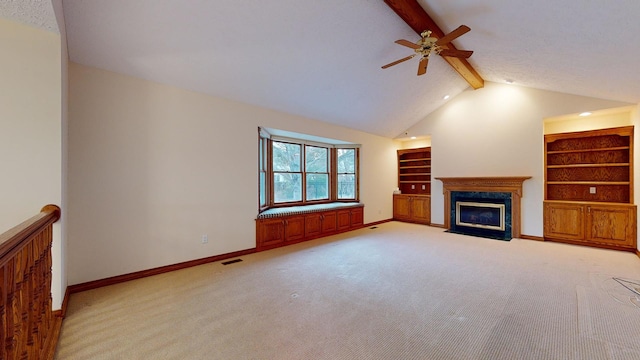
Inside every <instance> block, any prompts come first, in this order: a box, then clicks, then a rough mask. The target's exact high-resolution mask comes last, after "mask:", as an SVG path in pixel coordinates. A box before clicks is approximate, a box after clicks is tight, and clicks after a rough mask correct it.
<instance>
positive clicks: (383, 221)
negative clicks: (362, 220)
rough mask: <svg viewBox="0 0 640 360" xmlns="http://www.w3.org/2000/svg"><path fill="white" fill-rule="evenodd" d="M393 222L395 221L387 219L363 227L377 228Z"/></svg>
mask: <svg viewBox="0 0 640 360" xmlns="http://www.w3.org/2000/svg"><path fill="white" fill-rule="evenodd" d="M391 221H393V219H385V220H380V221H374V222H371V223H367V224H364V226H363V227H371V226H376V225H380V224H384V223H388V222H391Z"/></svg>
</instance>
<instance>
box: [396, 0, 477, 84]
mask: <svg viewBox="0 0 640 360" xmlns="http://www.w3.org/2000/svg"><path fill="white" fill-rule="evenodd" d="M384 2H385V3H386V4H387V5H389V7H390V8H391V9H392V10H393V11H395V13H396V14H398V16H400V18H402V20H404V22H406V23H407V25H409V26H410V27H411V28H412V29H413V31H415V32H416V33H418V35H420V33H422V32H423V31H424V30H431V36H433V37H436V38H438V39H439V38H441V37H443V36H444V35H445V34H444V32H443V31H442V30H441V29H440V27H439V26H438V25H437V24H436V23H435V21H433V19H432V18H431V16H429V14H427V12H426V11H425V10H424V9H423V8H422V6H420V4H418V1H417V0H384ZM442 48H445V49H456V47H455V46H454V45H453V44H452V43H448V44H446V45H443V46H442ZM442 58H443V59H444V60H445V61H446V62H448V63H449V65H451V67H452V68H453V69H454V70H455V71H457V72H458V74H460V76H462V77H463V78H464V79H465V80H466V81H467V82H468V83H469V85H471V87H472V88H474V89H479V88H481V87H484V79H482V77H481V76H480V74H478V72H477V71H476V70H475V69H474V68H473V66H471V64H469V62H468V61H467V59H463V58H455V57H449V56H446V57H445V56H443V57H442Z"/></svg>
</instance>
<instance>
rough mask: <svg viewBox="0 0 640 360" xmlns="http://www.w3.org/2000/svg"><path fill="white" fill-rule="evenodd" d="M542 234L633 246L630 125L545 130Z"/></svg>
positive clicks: (611, 244)
mask: <svg viewBox="0 0 640 360" xmlns="http://www.w3.org/2000/svg"><path fill="white" fill-rule="evenodd" d="M544 235H545V238H548V239H550V240H561V241H569V242H579V243H585V244H588V245H595V246H605V247H613V248H626V249H634V248H635V246H636V206H635V205H633V126H626V127H619V128H610V129H602V130H592V131H582V132H572V133H561V134H549V135H545V203H544Z"/></svg>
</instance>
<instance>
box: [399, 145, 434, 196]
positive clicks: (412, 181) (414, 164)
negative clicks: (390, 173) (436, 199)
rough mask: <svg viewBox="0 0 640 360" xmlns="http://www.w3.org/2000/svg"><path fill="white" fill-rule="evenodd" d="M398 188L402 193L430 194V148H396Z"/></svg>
mask: <svg viewBox="0 0 640 360" xmlns="http://www.w3.org/2000/svg"><path fill="white" fill-rule="evenodd" d="M398 188H399V189H400V192H402V193H403V194H422V195H430V194H431V148H430V147H424V148H417V149H404V150H398Z"/></svg>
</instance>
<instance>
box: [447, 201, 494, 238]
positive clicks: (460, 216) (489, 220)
mask: <svg viewBox="0 0 640 360" xmlns="http://www.w3.org/2000/svg"><path fill="white" fill-rule="evenodd" d="M504 209H505V206H504V204H491V203H479V202H467V201H456V226H468V227H473V228H478V229H487V230H498V231H504V229H505V217H504Z"/></svg>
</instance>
